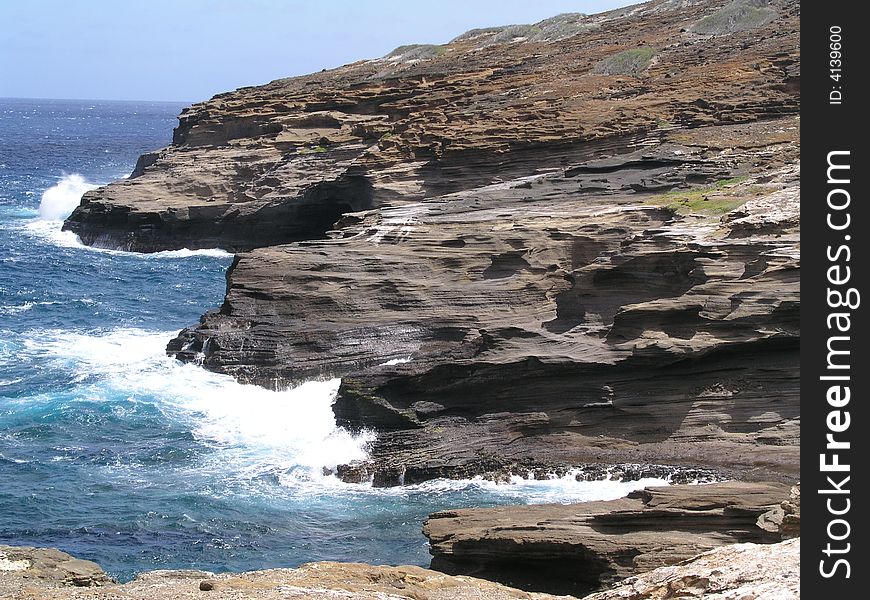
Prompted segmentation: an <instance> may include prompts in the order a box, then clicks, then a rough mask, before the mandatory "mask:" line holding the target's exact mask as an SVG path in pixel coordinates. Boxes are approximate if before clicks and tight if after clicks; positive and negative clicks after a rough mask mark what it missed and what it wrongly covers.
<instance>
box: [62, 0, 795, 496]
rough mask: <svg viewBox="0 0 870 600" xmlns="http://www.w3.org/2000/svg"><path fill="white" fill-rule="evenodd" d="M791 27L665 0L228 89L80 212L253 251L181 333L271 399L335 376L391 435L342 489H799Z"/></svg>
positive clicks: (351, 418)
mask: <svg viewBox="0 0 870 600" xmlns="http://www.w3.org/2000/svg"><path fill="white" fill-rule="evenodd" d="M798 20H799V5H797V4H796V3H793V2H787V1H785V0H772V1H771V2H756V1H755V0H752V1H749V0H734V1H733V2H729V3H727V5H726V4H725V3H723V2H720V1H717V0H688V1H680V2H675V1H673V0H655V1H653V2H650V3H647V4H643V5H640V6H637V7H631V8H627V9H619V10H616V11H612V12H609V13H604V14H602V15H593V16H584V15H561V16H560V17H557V18H554V19H549V20H547V21H545V22H542V23H539V24H537V25H536V26H528V27H509V28H502V29H498V30H497V31H494V30H487V31H475V32H469V33H468V34H467V35H463V36H460V37H459V38H457V39H456V40H454V41H453V42H451V43H450V44H446V45H444V46H440V47H423V46H418V47H414V48H402V49H397V51H396V52H394V53H392V54H391V55H390V56H388V57H384V58H383V59H379V60H370V61H361V62H358V63H354V64H352V65H348V66H345V67H341V68H339V69H335V70H332V71H327V72H322V73H318V74H314V75H310V76H306V77H300V78H294V79H286V80H280V81H275V82H273V83H271V84H268V85H265V86H260V87H256V88H244V89H241V90H237V91H235V92H231V93H228V94H222V95H220V96H217V97H215V98H213V99H212V100H209V101H208V102H203V103H200V104H197V105H195V106H193V107H191V108H190V109H188V110H186V111H185V112H184V113H183V114H182V116H181V120H180V124H179V127H178V128H177V129H176V131H175V136H174V140H173V144H172V145H171V146H170V147H168V148H165V149H163V150H160V151H159V152H157V153H155V154H153V155H146V156H143V157H142V159H141V160H140V162H139V164H138V165H137V168H136V170H135V172H134V174H133V175H134V176H133V177H131V178H130V179H129V180H125V181H123V182H118V183H114V184H111V185H109V186H106V187H104V188H101V189H98V190H94V191H92V192H89V193H88V194H86V195H85V197H84V199H83V202H82V205H81V206H80V207H79V208H78V209H77V210H76V211H75V212H74V213H73V215H71V217H70V219H69V220H68V221H67V223H66V227H67V228H68V229H71V230H72V231H75V232H76V233H78V234H79V235H80V236H81V237H82V239H83V240H84V241H85V242H86V243H90V244H96V245H110V246H119V247H123V248H127V249H131V250H139V251H153V250H161V249H167V248H179V247H183V246H187V247H203V246H222V247H225V248H228V249H232V250H237V251H240V253H239V254H238V256H237V259H236V261H235V262H234V264H233V266H232V267H231V270H230V272H229V273H228V276H227V279H228V282H227V294H226V298H225V301H224V303H223V305H222V306H221V307H220V310H218V311H215V312H212V313H209V314H207V315H205V316H204V317H203V318H202V321H201V323H199V324H198V325H195V326H192V327H190V328H188V329H186V330H185V331H183V332H181V333H180V334H179V336H178V337H177V338H176V339H174V340H173V341H171V342H170V344H169V346H168V351H169V353H170V354H172V355H173V356H176V357H177V358H179V359H181V360H185V361H195V362H198V363H201V364H202V365H203V366H204V367H205V368H208V369H212V370H215V371H219V372H223V373H228V374H231V375H233V376H234V377H236V378H238V379H240V380H242V381H246V382H251V383H256V384H259V385H264V386H268V387H269V388H279V389H280V388H282V387H286V386H289V385H293V384H296V383H298V382H301V381H303V380H307V379H312V378H324V377H341V378H343V383H342V386H341V389H340V391H339V395H338V398H337V400H336V402H335V405H334V410H335V413H336V416H337V418H338V421H339V422H340V423H341V424H342V425H345V426H347V427H350V428H353V429H360V428H371V429H375V430H377V431H378V432H379V435H378V438H377V440H376V442H375V444H374V446H373V448H372V460H371V461H370V462H369V463H367V464H361V465H350V466H345V467H343V468H342V469H341V471H340V472H342V473H346V474H349V475H351V476H352V478H359V477H360V476H361V474H364V475H365V476H367V477H370V478H373V479H374V480H375V481H376V482H377V483H378V484H379V485H396V484H398V483H400V482H405V483H410V482H412V481H420V480H423V479H428V478H432V477H437V476H448V477H457V476H467V475H471V474H478V473H487V472H493V471H498V472H503V471H510V470H522V469H528V468H535V467H540V466H552V467H553V468H557V469H558V468H565V467H567V466H571V465H577V464H581V463H587V462H600V463H611V464H612V463H651V464H673V465H688V466H698V465H703V466H710V467H713V468H717V469H721V470H726V471H730V472H733V474H735V475H737V476H741V477H745V478H753V479H772V478H779V479H782V480H788V481H792V480H794V479H795V478H796V477H797V474H798V465H799V449H798V440H799V421H800V411H799V394H798V390H799V385H798V380H799V377H798V355H799V339H800V331H799V305H800V294H799V281H800V270H799V263H800V248H799V233H800V232H799V226H800V224H799V187H798V183H799V173H800V169H799V165H798V157H799V124H800V121H799V117H798V116H797V112H798V108H799V104H800V102H799V96H800V94H799V87H800V86H799V84H800V73H799V71H800V55H799V50H798V47H799V39H798ZM241 251H244V252H241ZM760 447H762V448H763V451H759V448H760Z"/></svg>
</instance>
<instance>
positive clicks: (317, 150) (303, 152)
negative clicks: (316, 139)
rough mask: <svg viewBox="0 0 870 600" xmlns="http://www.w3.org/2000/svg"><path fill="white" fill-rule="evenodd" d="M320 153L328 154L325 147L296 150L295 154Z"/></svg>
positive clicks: (327, 149)
mask: <svg viewBox="0 0 870 600" xmlns="http://www.w3.org/2000/svg"><path fill="white" fill-rule="evenodd" d="M321 152H329V148H327V147H326V146H314V147H307V148H306V147H302V148H299V149H297V150H296V153H297V154H320V153H321Z"/></svg>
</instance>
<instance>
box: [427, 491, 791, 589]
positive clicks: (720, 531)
mask: <svg viewBox="0 0 870 600" xmlns="http://www.w3.org/2000/svg"><path fill="white" fill-rule="evenodd" d="M789 493H790V488H789V486H786V485H783V484H774V483H767V484H761V483H741V482H725V483H719V484H710V485H700V486H698V485H694V486H692V485H690V486H668V487H653V488H647V489H645V490H642V491H640V492H634V493H632V494H630V495H629V496H628V497H627V498H623V499H620V500H609V501H600V502H587V503H582V504H570V505H530V506H509V507H498V508H486V509H463V510H450V511H442V512H438V513H434V514H432V515H431V516H430V517H429V519H428V520H427V521H426V523H425V525H424V528H423V532H424V533H425V534H426V536H427V537H428V538H429V542H430V545H431V548H430V552H431V553H432V555H433V559H432V568H433V569H437V570H440V571H444V572H447V573H452V574H470V575H474V576H476V577H484V578H486V579H492V580H494V581H500V582H502V583H505V584H507V585H512V586H515V587H520V588H523V589H529V590H541V591H548V592H552V593H571V594H574V595H582V594H583V593H586V592H588V591H590V590H593V589H596V588H599V587H601V586H603V585H608V584H612V583H614V582H616V581H619V580H621V579H624V578H626V577H630V576H632V575H636V574H638V573H644V572H646V571H651V570H653V569H657V568H659V567H662V566H666V565H673V564H676V563H679V562H681V561H683V560H686V559H689V558H690V557H693V556H695V555H697V554H699V553H701V552H704V551H707V550H710V549H713V548H716V547H719V546H723V545H726V544H734V543H737V542H741V543H742V542H755V543H771V542H777V541H780V540H781V539H782V538H781V537H780V535H779V534H777V533H773V532H769V531H766V530H765V529H762V528H760V527H759V526H758V525H757V523H756V522H757V519H758V517H759V516H760V515H762V514H764V513H766V512H767V511H769V510H771V509H773V508H774V507H779V505H780V503H781V502H782V501H783V500H784V499H787V498H788V497H789Z"/></svg>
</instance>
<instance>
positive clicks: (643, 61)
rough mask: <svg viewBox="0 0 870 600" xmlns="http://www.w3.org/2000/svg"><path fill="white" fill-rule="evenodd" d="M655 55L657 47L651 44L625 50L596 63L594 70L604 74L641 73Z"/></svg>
mask: <svg viewBox="0 0 870 600" xmlns="http://www.w3.org/2000/svg"><path fill="white" fill-rule="evenodd" d="M655 55H656V50H655V48H650V47H649V46H641V47H640V48H632V49H631V50H623V51H622V52H618V53H617V54H614V55H613V56H608V57H607V58H605V59H604V60H602V61H601V62H600V63H598V64H597V65H595V67H594V68H593V69H592V72H593V73H600V74H602V75H639V74H640V73H642V72H643V71H644V70H645V69H646V68H647V67H648V66H649V64H650V62H651V61H652V59H653V56H655Z"/></svg>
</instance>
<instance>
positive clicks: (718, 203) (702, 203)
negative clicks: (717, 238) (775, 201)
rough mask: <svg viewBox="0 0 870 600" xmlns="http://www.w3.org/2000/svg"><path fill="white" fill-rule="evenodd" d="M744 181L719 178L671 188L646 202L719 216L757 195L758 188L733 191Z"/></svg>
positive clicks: (680, 211)
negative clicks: (703, 184)
mask: <svg viewBox="0 0 870 600" xmlns="http://www.w3.org/2000/svg"><path fill="white" fill-rule="evenodd" d="M744 181H746V177H731V178H729V179H720V180H719V181H717V182H716V183H714V184H713V185H711V186H706V187H700V188H692V189H688V190H673V191H670V192H668V193H666V194H661V195H660V196H656V197H655V198H652V199H650V200H648V201H647V203H648V204H655V205H657V206H664V207H665V208H669V209H670V210H672V211H674V212H675V213H677V214H680V215H710V216H719V215H724V214H725V213H728V212H731V211H732V210H734V209H735V208H738V207H739V206H741V205H742V204H743V203H745V202H746V201H747V200H748V199H749V198H750V197H752V196H755V195H758V193H759V190H758V189H756V188H749V189H744V190H740V191H739V192H735V190H733V189H732V188H734V187H735V186H736V185H738V184H740V183H742V182H744Z"/></svg>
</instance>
